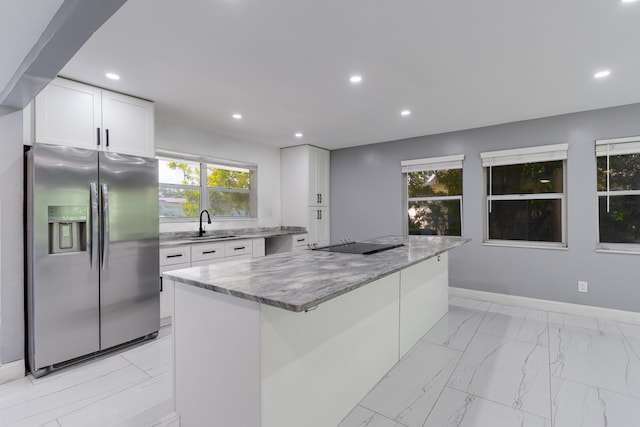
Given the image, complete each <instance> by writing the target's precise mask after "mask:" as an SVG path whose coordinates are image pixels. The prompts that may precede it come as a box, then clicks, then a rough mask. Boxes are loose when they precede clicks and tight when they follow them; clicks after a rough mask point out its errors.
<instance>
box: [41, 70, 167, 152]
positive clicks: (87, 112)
mask: <svg viewBox="0 0 640 427" xmlns="http://www.w3.org/2000/svg"><path fill="white" fill-rule="evenodd" d="M34 116H35V135H34V138H33V139H34V141H35V142H42V143H48V144H58V145H66V146H70V147H78V148H88V149H93V150H104V151H114V152H118V153H123V154H132V155H139V156H146V157H153V156H154V155H155V149H154V148H155V146H154V107H153V103H152V102H149V101H145V100H142V99H139V98H134V97H131V96H126V95H122V94H119V93H115V92H111V91H108V90H104V89H99V88H96V87H93V86H89V85H86V84H83V83H78V82H74V81H71V80H66V79H62V78H57V79H55V80H54V81H53V82H51V83H50V84H49V85H48V86H47V87H46V88H44V89H43V90H42V92H41V93H40V94H38V96H37V97H36V100H35V112H34Z"/></svg>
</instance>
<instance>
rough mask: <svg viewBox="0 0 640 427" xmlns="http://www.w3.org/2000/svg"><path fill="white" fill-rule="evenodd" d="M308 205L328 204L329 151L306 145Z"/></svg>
mask: <svg viewBox="0 0 640 427" xmlns="http://www.w3.org/2000/svg"><path fill="white" fill-rule="evenodd" d="M308 149H309V152H308V153H309V154H308V159H309V190H308V191H309V206H328V205H329V151H328V150H324V149H322V148H317V147H308Z"/></svg>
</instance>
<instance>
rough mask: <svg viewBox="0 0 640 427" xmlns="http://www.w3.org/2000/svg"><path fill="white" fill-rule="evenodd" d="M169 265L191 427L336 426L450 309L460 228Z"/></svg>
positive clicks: (179, 398)
mask: <svg viewBox="0 0 640 427" xmlns="http://www.w3.org/2000/svg"><path fill="white" fill-rule="evenodd" d="M369 242H372V243H385V244H403V245H404V246H401V247H398V248H395V249H391V250H388V251H385V252H380V253H375V254H372V255H355V254H344V253H335V252H323V251H310V250H309V251H301V252H297V253H290V254H278V255H273V256H269V257H265V258H257V259H247V260H240V261H231V262H225V263H221V264H215V265H210V266H206V267H197V268H190V269H184V270H176V271H172V272H166V273H165V274H164V276H165V278H167V279H170V280H174V281H175V319H174V334H175V335H174V356H175V382H174V387H175V400H176V412H177V413H178V414H179V415H180V417H181V425H182V426H183V427H192V426H202V425H215V426H218V425H220V426H251V427H276V426H277V427H290V426H291V427H293V426H296V427H299V426H305V427H316V426H317V427H327V426H334V425H337V424H338V423H339V422H340V420H341V419H342V418H343V417H344V416H345V415H347V413H348V412H349V410H350V409H351V408H353V406H355V405H356V404H357V403H358V402H359V401H360V399H361V398H362V397H363V396H364V395H365V394H366V393H367V392H368V391H369V389H371V388H372V387H373V386H374V385H375V384H376V382H377V381H379V380H380V379H381V378H382V376H383V375H384V374H385V373H386V372H387V371H388V370H389V369H390V368H391V367H392V366H393V365H394V364H395V363H396V362H397V361H398V360H399V359H400V358H401V357H402V356H403V355H404V354H405V353H406V352H407V351H408V350H409V349H410V348H411V347H412V346H413V345H414V344H415V343H416V341H417V340H418V339H419V338H420V337H421V336H422V335H423V334H424V333H425V332H426V331H428V330H429V329H430V328H431V327H432V326H433V325H434V324H435V323H436V322H437V321H438V319H440V318H441V317H442V316H443V315H444V314H445V313H446V311H447V306H448V301H447V299H448V298H447V297H448V256H447V251H449V250H450V249H452V248H455V247H456V246H459V245H462V244H464V243H466V240H465V239H462V238H456V237H431V236H409V237H385V238H380V239H374V240H371V241H369Z"/></svg>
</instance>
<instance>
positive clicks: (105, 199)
mask: <svg viewBox="0 0 640 427" xmlns="http://www.w3.org/2000/svg"><path fill="white" fill-rule="evenodd" d="M108 261H109V188H108V187H107V184H102V269H103V270H106V269H107V266H108V265H107V264H108Z"/></svg>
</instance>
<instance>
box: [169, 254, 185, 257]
mask: <svg viewBox="0 0 640 427" xmlns="http://www.w3.org/2000/svg"><path fill="white" fill-rule="evenodd" d="M181 256H182V254H174V255H167V258H180V257H181Z"/></svg>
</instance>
